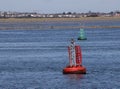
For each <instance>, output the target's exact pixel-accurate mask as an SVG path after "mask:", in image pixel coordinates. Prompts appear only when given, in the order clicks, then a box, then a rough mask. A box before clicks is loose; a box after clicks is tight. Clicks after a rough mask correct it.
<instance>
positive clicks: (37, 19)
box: [0, 16, 120, 22]
mask: <svg viewBox="0 0 120 89" xmlns="http://www.w3.org/2000/svg"><path fill="white" fill-rule="evenodd" d="M94 20H113V21H114V20H120V16H116V17H81V18H0V22H48V21H57V22H58V21H94Z"/></svg>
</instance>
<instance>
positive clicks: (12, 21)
mask: <svg viewBox="0 0 120 89" xmlns="http://www.w3.org/2000/svg"><path fill="white" fill-rule="evenodd" d="M72 21H81V22H82V21H120V17H82V18H0V23H1V24H4V25H0V30H11V29H13V30H14V29H21V30H22V29H26V30H27V29H28V30H32V29H42V30H43V29H71V28H73V29H78V28H93V29H94V28H120V26H118V25H117V26H114V25H113V26H112V25H108V26H106V25H103V26H99V25H96V26H83V25H81V26H64V25H63V26H62V25H60V26H59V25H58V26H54V25H51V26H50V25H46V26H42V25H39V24H37V26H34V25H31V23H34V22H37V23H39V22H60V23H61V22H72ZM21 23H22V24H27V25H21ZM16 24H18V25H16ZM5 25H6V26H5Z"/></svg>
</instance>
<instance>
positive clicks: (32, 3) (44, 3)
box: [0, 0, 120, 13]
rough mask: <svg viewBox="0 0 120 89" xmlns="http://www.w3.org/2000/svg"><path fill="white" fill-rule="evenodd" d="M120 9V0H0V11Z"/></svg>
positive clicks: (83, 11) (97, 10)
mask: <svg viewBox="0 0 120 89" xmlns="http://www.w3.org/2000/svg"><path fill="white" fill-rule="evenodd" d="M116 10H118V11H119V10H120V0H0V11H16V12H38V13H62V12H77V13H85V12H89V11H92V12H111V11H116Z"/></svg>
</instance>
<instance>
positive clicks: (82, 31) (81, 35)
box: [78, 29, 87, 40]
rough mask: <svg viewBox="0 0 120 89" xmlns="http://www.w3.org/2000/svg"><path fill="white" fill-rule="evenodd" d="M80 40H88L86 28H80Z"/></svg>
mask: <svg viewBox="0 0 120 89" xmlns="http://www.w3.org/2000/svg"><path fill="white" fill-rule="evenodd" d="M78 40H87V38H86V36H85V31H84V29H80V33H79V37H78Z"/></svg>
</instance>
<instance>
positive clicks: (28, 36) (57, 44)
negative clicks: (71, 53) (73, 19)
mask: <svg viewBox="0 0 120 89" xmlns="http://www.w3.org/2000/svg"><path fill="white" fill-rule="evenodd" d="M85 33H86V37H87V40H84V41H78V40H77V37H78V34H79V29H67V30H66V29H46V30H0V89H119V88H120V29H119V28H116V29H115V28H111V29H110V28H109V29H107V28H106V29H98V28H95V29H85ZM71 38H74V40H75V42H76V44H77V45H80V46H81V48H82V55H83V65H84V66H85V67H86V69H87V74H85V75H81V74H68V75H64V74H63V73H62V70H63V68H64V67H65V66H66V65H68V52H67V46H68V45H69V44H70V39H71Z"/></svg>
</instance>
